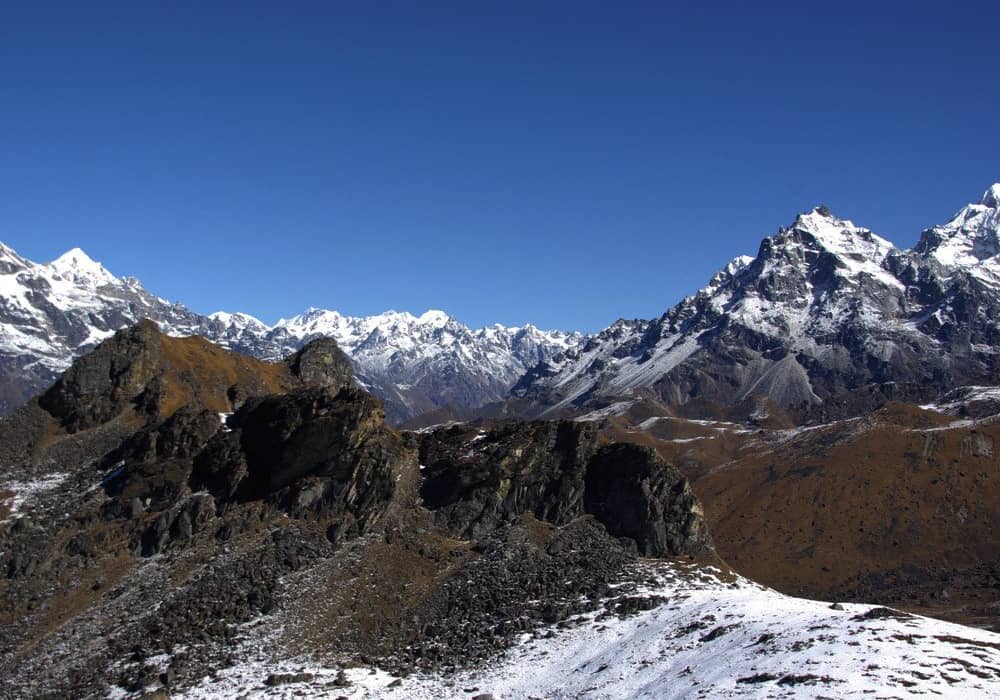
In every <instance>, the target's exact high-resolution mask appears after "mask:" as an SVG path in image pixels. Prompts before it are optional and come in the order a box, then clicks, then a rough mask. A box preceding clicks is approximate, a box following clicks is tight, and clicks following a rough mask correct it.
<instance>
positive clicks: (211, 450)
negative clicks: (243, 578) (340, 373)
mask: <svg viewBox="0 0 1000 700" xmlns="http://www.w3.org/2000/svg"><path fill="white" fill-rule="evenodd" d="M384 419H385V414H384V413H383V411H382V407H381V405H380V404H379V403H378V401H377V400H375V399H374V398H372V397H371V396H370V395H369V394H366V393H364V392H362V391H360V390H357V389H350V388H344V389H341V390H340V391H338V392H336V393H334V392H333V391H332V390H331V389H329V388H327V387H319V388H313V389H304V390H299V391H295V392H293V393H290V394H285V395H280V396H267V397H262V398H258V399H253V400H251V401H248V402H247V403H246V404H245V405H244V406H243V408H241V409H240V410H239V411H237V412H236V413H235V414H234V415H233V416H232V417H231V418H230V419H229V420H228V422H227V426H228V431H227V432H224V433H219V434H217V435H216V437H215V438H214V439H213V441H212V442H210V443H209V444H208V446H207V448H206V451H205V453H204V454H203V455H200V456H199V457H197V458H196V459H195V465H196V466H195V470H194V473H193V475H192V486H193V488H194V489H196V490H199V489H202V488H205V489H207V490H208V491H209V492H210V493H212V494H213V495H214V496H215V497H216V498H217V499H219V500H220V501H222V502H223V503H225V502H226V501H228V500H231V499H234V498H235V499H239V500H244V501H246V500H255V499H269V500H270V501H272V502H274V504H275V505H276V506H278V507H280V508H282V509H283V510H284V511H285V512H288V513H290V514H293V515H295V516H296V517H316V518H321V519H325V520H333V519H337V521H338V523H337V528H338V532H341V533H343V532H347V531H350V532H353V533H355V534H358V533H360V532H363V531H364V530H365V529H366V527H367V525H368V524H369V523H370V522H371V521H372V520H374V519H375V518H376V517H377V516H378V515H379V514H380V513H381V511H382V510H383V509H384V507H385V506H386V504H388V502H389V500H390V499H391V498H392V494H393V489H394V485H395V481H396V478H397V477H398V473H397V471H398V465H399V464H400V463H401V462H402V461H403V460H404V455H403V452H404V450H403V446H402V443H401V441H400V438H399V437H398V436H396V435H395V434H394V433H393V432H392V431H391V430H389V429H388V428H386V427H385V425H384Z"/></svg>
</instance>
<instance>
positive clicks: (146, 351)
mask: <svg viewBox="0 0 1000 700" xmlns="http://www.w3.org/2000/svg"><path fill="white" fill-rule="evenodd" d="M162 351H163V346H162V343H161V336H160V332H159V329H158V328H157V327H156V324H155V323H153V322H152V321H141V322H139V323H137V324H136V325H134V326H131V327H130V328H126V329H124V330H121V331H118V332H117V333H115V335H114V336H113V337H112V338H110V339H109V340H107V341H105V342H103V343H101V344H100V345H98V346H97V348H96V349H95V350H94V351H93V352H92V353H90V354H89V355H86V356H84V357H82V358H80V359H79V360H77V361H76V362H74V363H73V366H72V367H70V368H69V369H68V370H66V372H65V373H64V374H63V375H62V376H61V377H60V378H59V380H58V381H57V382H56V383H55V384H54V385H53V386H52V387H51V388H50V389H49V390H48V391H46V392H45V393H44V394H42V395H41V396H40V397H39V404H40V405H41V406H42V408H44V409H45V410H46V411H48V412H49V413H51V414H52V415H53V416H54V417H56V418H58V419H59V420H60V421H61V422H62V424H63V425H64V426H65V427H66V428H67V429H68V430H70V431H72V432H75V431H77V430H83V429H86V428H91V427H94V426H95V425H99V424H101V423H104V422H107V421H109V420H111V419H112V418H114V417H116V416H117V415H118V414H120V413H121V412H122V411H123V410H124V409H125V408H126V407H127V406H129V405H130V404H132V403H133V402H135V401H136V400H137V399H139V398H140V397H141V396H142V395H143V393H144V392H146V391H147V390H148V389H150V384H151V383H152V382H153V380H154V378H155V377H156V369H157V366H158V364H159V361H160V356H161V354H162Z"/></svg>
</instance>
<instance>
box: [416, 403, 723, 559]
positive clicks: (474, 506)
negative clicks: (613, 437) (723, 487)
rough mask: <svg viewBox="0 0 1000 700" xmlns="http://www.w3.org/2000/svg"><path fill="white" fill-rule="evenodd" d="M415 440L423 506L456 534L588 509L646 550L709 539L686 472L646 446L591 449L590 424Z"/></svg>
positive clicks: (665, 550) (679, 549) (689, 549)
mask: <svg viewBox="0 0 1000 700" xmlns="http://www.w3.org/2000/svg"><path fill="white" fill-rule="evenodd" d="M420 442H421V449H420V460H421V464H423V465H424V472H423V473H424V481H423V485H422V487H421V496H422V497H423V499H424V504H425V505H426V506H427V507H428V508H429V509H431V510H432V511H434V513H435V516H436V519H437V521H438V522H439V523H440V524H441V525H443V526H444V527H446V528H448V529H449V530H450V531H452V532H454V533H456V534H457V535H459V536H462V537H472V538H476V537H481V536H483V535H484V534H486V533H488V532H490V531H492V530H495V529H496V528H498V527H500V526H501V525H504V524H506V523H510V522H513V521H514V520H515V519H516V518H517V517H518V516H520V515H522V514H524V513H529V514H532V515H534V516H535V517H537V518H539V519H540V520H545V521H547V522H551V523H554V524H556V525H562V524H565V523H567V522H569V521H571V520H573V519H574V518H577V517H579V516H581V515H584V514H590V515H593V516H595V517H596V518H597V520H598V521H600V522H601V523H602V524H603V525H604V526H605V527H607V529H608V531H609V532H610V533H611V534H613V535H615V536H618V537H626V538H629V539H631V540H634V541H635V542H636V544H637V546H638V548H639V551H640V552H642V553H643V554H645V555H647V556H671V555H678V554H694V553H700V552H702V551H704V550H705V549H708V548H710V546H711V544H710V539H709V537H708V533H707V528H706V527H705V523H704V517H703V514H702V511H701V507H700V505H699V504H698V500H697V498H695V496H694V494H693V493H692V491H691V488H690V485H689V484H688V481H687V479H685V478H684V476H683V475H682V474H681V473H680V472H679V471H677V470H676V469H674V468H672V467H669V466H667V465H665V464H663V463H662V462H661V461H660V460H658V459H657V457H656V455H655V453H653V452H652V451H651V450H648V449H646V448H643V447H639V446H636V445H612V446H605V447H599V445H598V437H597V432H596V429H595V427H594V426H593V424H591V423H581V422H567V421H563V422H531V423H506V424H501V425H499V426H497V427H495V428H493V429H491V430H489V431H485V430H484V431H478V432H477V431H471V430H469V429H467V428H464V427H456V428H450V429H445V430H440V431H436V432H433V433H427V434H423V435H421V436H420Z"/></svg>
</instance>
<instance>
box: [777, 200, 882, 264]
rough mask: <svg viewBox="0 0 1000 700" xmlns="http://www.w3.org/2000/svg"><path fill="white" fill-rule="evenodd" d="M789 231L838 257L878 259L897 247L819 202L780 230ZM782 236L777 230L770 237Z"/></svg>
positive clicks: (786, 232) (785, 232)
mask: <svg viewBox="0 0 1000 700" xmlns="http://www.w3.org/2000/svg"><path fill="white" fill-rule="evenodd" d="M791 232H804V233H807V234H809V235H810V236H811V237H812V239H813V240H814V241H815V242H816V243H817V244H818V245H819V246H821V247H823V248H825V249H826V250H828V251H829V252H831V253H834V254H836V255H841V256H852V257H858V256H862V257H865V258H868V259H871V260H875V259H877V261H878V262H881V260H883V259H884V258H885V256H886V255H888V254H889V253H891V252H894V251H896V250H897V248H896V246H894V245H893V244H892V243H891V242H890V241H888V240H886V239H884V238H882V237H881V236H878V235H877V234H875V233H874V232H872V231H871V230H870V229H867V228H864V227H861V226H858V225H856V224H855V223H854V222H853V221H851V220H850V219H841V218H839V217H837V216H835V215H834V214H833V213H832V212H831V211H830V210H829V209H827V208H826V207H825V206H822V205H821V206H818V207H815V208H814V209H812V210H811V211H809V212H806V213H804V214H799V215H798V216H797V217H796V219H795V222H794V223H793V224H792V226H791V227H790V228H788V229H785V230H784V232H783V233H784V234H785V235H786V237H787V236H788V234H789V233H791ZM781 235H782V234H780V233H779V235H778V236H777V237H772V239H776V238H779V237H780V236H781Z"/></svg>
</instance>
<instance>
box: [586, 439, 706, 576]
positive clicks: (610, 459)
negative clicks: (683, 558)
mask: <svg viewBox="0 0 1000 700" xmlns="http://www.w3.org/2000/svg"><path fill="white" fill-rule="evenodd" d="M585 494H586V497H585V499H584V508H585V509H586V511H587V512H588V513H590V514H592V515H593V516H594V517H596V518H597V519H598V520H599V521H601V522H602V523H604V526H605V527H607V529H608V532H610V533H611V534H613V535H617V536H619V537H628V538H629V539H632V540H635V542H636V544H637V545H638V547H639V551H640V552H641V553H642V554H644V555H646V556H651V557H662V556H670V555H677V554H684V553H689V552H698V551H701V550H702V549H705V548H707V547H708V546H710V542H709V538H708V529H707V528H706V526H705V520H704V513H703V512H702V509H701V505H700V504H699V503H698V499H697V498H696V497H695V495H694V493H693V492H692V491H691V485H690V483H689V482H688V480H687V479H686V478H685V477H684V476H683V475H682V474H681V473H680V472H679V471H678V470H677V469H675V468H673V467H668V466H666V465H664V464H663V463H662V462H661V461H660V460H659V459H658V458H657V457H656V453H655V452H653V451H652V450H651V449H649V448H647V447H641V446H639V445H630V444H619V445H608V446H606V447H604V448H602V449H601V450H599V451H598V453H597V454H596V455H594V457H593V459H591V460H590V463H589V464H588V465H587V480H586V492H585Z"/></svg>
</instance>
